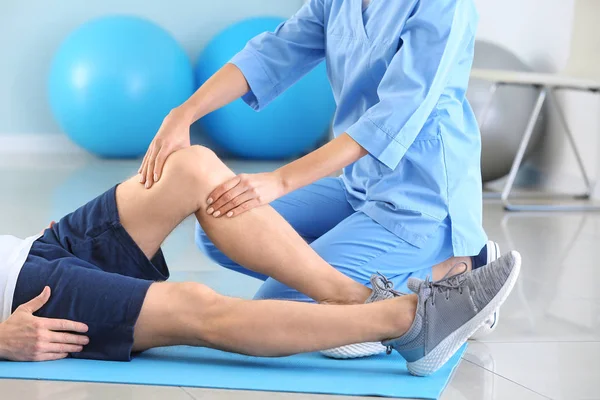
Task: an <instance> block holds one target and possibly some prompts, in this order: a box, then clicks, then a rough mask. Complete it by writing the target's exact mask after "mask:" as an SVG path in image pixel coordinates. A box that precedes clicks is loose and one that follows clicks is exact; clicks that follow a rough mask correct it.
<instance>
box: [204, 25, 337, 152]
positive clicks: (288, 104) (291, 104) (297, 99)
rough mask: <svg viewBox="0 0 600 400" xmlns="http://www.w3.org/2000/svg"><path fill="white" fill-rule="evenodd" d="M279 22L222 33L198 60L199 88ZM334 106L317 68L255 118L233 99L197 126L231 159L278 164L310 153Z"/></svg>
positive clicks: (321, 69)
mask: <svg viewBox="0 0 600 400" xmlns="http://www.w3.org/2000/svg"><path fill="white" fill-rule="evenodd" d="M281 22H283V20H282V19H281V18H253V19H248V20H245V21H242V22H239V23H237V24H235V25H233V26H231V27H230V28H228V29H226V30H225V31H223V32H221V33H220V34H219V35H217V36H216V37H215V38H214V39H213V40H212V41H211V42H210V43H209V44H208V46H207V47H206V49H205V50H204V51H203V52H202V54H201V55H200V58H199V60H198V64H197V68H196V76H197V79H198V83H199V84H202V83H204V82H205V81H206V80H207V79H208V78H210V76H211V75H212V74H214V73H215V72H216V71H217V70H218V69H219V68H221V67H222V66H223V65H225V64H226V63H227V62H228V61H229V60H230V59H231V58H232V57H233V56H234V55H235V54H236V53H238V52H239V51H240V50H242V49H243V48H244V46H245V45H246V43H247V42H248V41H249V40H250V39H252V38H253V37H255V36H256V35H258V34H260V33H263V32H266V31H273V30H274V29H275V28H276V27H277V26H278V25H279V24H280V23H281ZM335 107H336V106H335V100H334V98H333V94H332V92H331V88H330V85H329V80H328V78H327V71H326V67H325V65H324V64H321V65H319V66H318V67H317V68H315V69H314V70H313V71H311V72H310V73H308V74H307V75H306V76H305V77H303V78H302V79H301V80H300V81H298V82H297V83H296V84H295V85H294V86H292V87H291V88H290V89H288V90H287V91H286V92H285V93H283V94H282V95H281V96H279V97H278V98H277V99H275V100H274V101H273V102H272V103H271V104H269V105H268V106H267V107H266V108H265V109H264V110H262V111H260V112H258V113H257V112H255V111H254V110H253V109H252V108H250V107H249V106H248V105H246V104H245V103H244V102H243V101H242V100H237V101H235V102H233V103H232V104H230V105H228V106H226V107H224V108H222V109H220V110H217V111H215V112H213V113H211V114H209V115H207V116H206V117H204V118H202V119H201V120H200V122H199V123H200V125H201V127H202V129H203V131H204V132H205V133H206V134H207V135H209V136H210V137H211V138H212V139H213V140H214V141H215V142H216V143H217V144H218V145H219V146H221V147H222V148H223V149H225V150H226V151H229V152H231V153H232V154H234V155H237V156H240V157H245V158H255V159H283V158H289V157H294V156H298V155H301V154H302V153H304V152H307V151H310V150H312V149H314V148H315V147H316V146H317V145H318V144H319V143H320V142H321V141H322V140H323V138H324V137H325V135H326V134H327V131H328V129H329V127H330V124H331V120H332V118H333V114H334V112H335Z"/></svg>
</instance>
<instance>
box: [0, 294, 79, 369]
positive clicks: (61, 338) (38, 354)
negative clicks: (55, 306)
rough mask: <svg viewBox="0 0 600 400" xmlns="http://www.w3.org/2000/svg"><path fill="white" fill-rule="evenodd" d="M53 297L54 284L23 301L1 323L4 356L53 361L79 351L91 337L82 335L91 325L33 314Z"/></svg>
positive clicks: (0, 353) (0, 344) (1, 354)
mask: <svg viewBox="0 0 600 400" xmlns="http://www.w3.org/2000/svg"><path fill="white" fill-rule="evenodd" d="M49 299H50V288H49V287H47V286H46V287H45V288H44V290H43V291H42V293H41V294H40V295H39V296H38V297H36V298H34V299H33V300H31V301H30V302H28V303H25V304H22V305H21V306H19V308H17V310H16V311H15V312H14V313H13V314H12V315H11V316H10V317H9V318H8V319H7V320H6V321H4V322H3V323H0V359H5V360H10V361H50V360H59V359H61V358H65V357H67V356H68V355H69V353H79V352H80V351H81V350H82V349H83V346H85V345H86V344H88V342H89V339H88V338H87V337H86V336H84V335H81V334H82V333H86V332H87V330H88V327H87V325H85V324H81V323H78V322H72V321H67V320H60V319H47V318H40V317H36V316H34V315H33V313H35V312H36V311H38V310H39V309H40V308H42V307H43V306H44V304H46V303H47V302H48V300H49Z"/></svg>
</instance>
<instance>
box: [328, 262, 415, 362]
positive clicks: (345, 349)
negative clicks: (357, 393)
mask: <svg viewBox="0 0 600 400" xmlns="http://www.w3.org/2000/svg"><path fill="white" fill-rule="evenodd" d="M371 287H372V290H373V293H371V295H370V296H369V298H368V299H367V301H365V304H368V303H374V302H376V301H382V300H387V299H391V298H392V297H396V296H402V295H403V294H404V293H400V292H397V291H395V290H394V284H393V283H392V282H391V281H390V280H389V279H387V278H386V277H385V276H383V275H382V274H377V275H373V276H371ZM386 350H387V347H386V346H384V345H383V344H381V343H380V342H367V343H356V344H350V345H347V346H341V347H336V348H335V349H329V350H324V351H321V354H323V355H324V356H326V357H330V358H337V359H345V358H360V357H369V356H374V355H377V354H382V353H385V352H386Z"/></svg>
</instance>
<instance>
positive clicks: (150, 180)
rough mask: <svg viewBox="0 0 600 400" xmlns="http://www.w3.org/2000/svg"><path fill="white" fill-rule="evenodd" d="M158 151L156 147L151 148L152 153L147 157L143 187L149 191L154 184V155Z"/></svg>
mask: <svg viewBox="0 0 600 400" xmlns="http://www.w3.org/2000/svg"><path fill="white" fill-rule="evenodd" d="M159 151H160V148H159V147H158V146H154V147H153V148H152V153H150V157H148V165H147V167H146V184H145V185H144V186H145V187H146V189H150V188H151V187H152V185H153V184H154V164H155V163H156V155H157V154H158V152H159Z"/></svg>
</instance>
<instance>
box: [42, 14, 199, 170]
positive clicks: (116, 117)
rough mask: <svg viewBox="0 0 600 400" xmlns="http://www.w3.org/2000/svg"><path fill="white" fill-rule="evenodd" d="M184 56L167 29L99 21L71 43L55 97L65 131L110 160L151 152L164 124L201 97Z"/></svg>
mask: <svg viewBox="0 0 600 400" xmlns="http://www.w3.org/2000/svg"><path fill="white" fill-rule="evenodd" d="M194 86H195V82H194V70H193V67H192V65H191V63H190V60H189V58H188V56H187V55H186V53H185V52H184V50H183V49H182V48H181V47H180V46H179V45H178V44H177V42H176V41H175V40H174V39H173V38H172V37H171V36H170V35H169V34H168V33H167V32H166V31H165V30H163V29H162V28H160V27H159V26H157V25H155V24H154V23H152V22H150V21H147V20H144V19H141V18H137V17H130V16H111V17H103V18H99V19H95V20H92V21H90V22H88V23H86V24H84V25H83V26H81V27H80V28H79V29H77V30H76V31H74V32H73V33H72V34H71V35H69V36H68V37H67V39H66V40H65V41H64V43H63V44H62V45H61V46H60V48H59V50H58V52H57V54H56V56H55V57H54V60H53V62H52V66H51V69H50V76H49V84H48V92H49V101H50V106H51V109H52V113H53V114H54V117H55V118H56V120H57V121H58V123H59V125H60V127H61V129H62V130H63V131H64V132H65V133H66V134H67V135H68V136H69V137H70V138H71V139H72V140H73V141H74V142H75V143H77V144H78V145H80V146H81V147H83V148H85V149H86V150H88V151H89V152H91V153H93V154H96V155H98V156H101V157H108V158H131V157H138V156H140V155H142V154H144V153H145V151H146V149H147V148H148V145H149V144H150V142H151V141H152V138H153V137H154V135H155V134H156V132H157V130H158V129H159V127H160V125H161V123H162V121H163V119H164V117H165V116H167V114H168V113H169V112H170V111H171V110H172V109H173V108H174V107H176V106H178V105H180V104H181V103H183V102H184V101H185V100H186V99H187V98H188V97H189V96H190V95H191V94H192V93H193V90H194Z"/></svg>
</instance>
